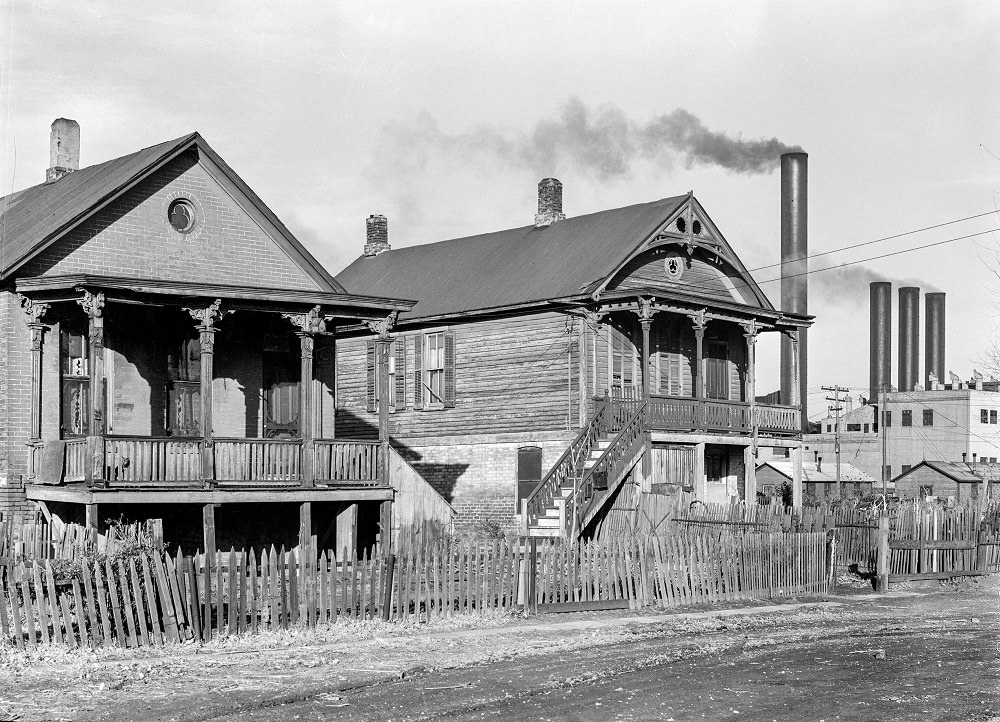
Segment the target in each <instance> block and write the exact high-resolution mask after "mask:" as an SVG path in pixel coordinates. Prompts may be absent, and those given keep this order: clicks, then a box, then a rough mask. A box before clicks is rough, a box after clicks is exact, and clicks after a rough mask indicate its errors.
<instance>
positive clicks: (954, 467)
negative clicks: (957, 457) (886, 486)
mask: <svg viewBox="0 0 1000 722" xmlns="http://www.w3.org/2000/svg"><path fill="white" fill-rule="evenodd" d="M921 466H926V467H928V468H931V469H934V471H936V472H938V473H939V474H941V475H942V476H946V477H948V478H949V479H951V480H952V481H954V482H956V483H959V484H967V483H973V482H976V483H978V482H980V481H982V480H983V478H993V477H994V476H995V472H994V469H993V467H992V465H988V464H976V466H975V467H972V466H971V465H970V464H963V463H962V462H960V461H927V460H924V461H921V462H920V463H919V464H916V465H914V466H913V467H911V468H909V469H907V470H906V471H904V472H903V473H902V474H900V475H899V476H897V477H896V481H898V480H900V479H902V478H903V477H904V476H907V475H909V474H912V473H913V472H915V471H916V470H917V469H919V468H920V467H921ZM973 468H975V471H973Z"/></svg>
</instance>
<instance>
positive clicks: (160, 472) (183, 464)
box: [66, 436, 203, 484]
mask: <svg viewBox="0 0 1000 722" xmlns="http://www.w3.org/2000/svg"><path fill="white" fill-rule="evenodd" d="M103 441H104V458H105V462H104V475H103V479H104V481H107V482H109V483H111V484H114V483H115V482H123V483H143V482H148V483H153V482H169V481H195V480H200V479H201V478H202V477H203V472H202V461H201V459H202V443H203V441H202V439H201V438H198V437H193V436H171V437H168V438H156V437H139V436H105V437H104V440H103ZM83 454H84V458H83V462H84V463H86V450H85V449H84V452H83ZM66 458H67V463H68V460H69V449H68V448H67V457H66ZM67 468H68V467H67Z"/></svg>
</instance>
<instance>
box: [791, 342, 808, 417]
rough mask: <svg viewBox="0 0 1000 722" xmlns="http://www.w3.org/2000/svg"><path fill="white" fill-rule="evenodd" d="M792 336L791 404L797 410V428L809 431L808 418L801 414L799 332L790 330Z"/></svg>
mask: <svg viewBox="0 0 1000 722" xmlns="http://www.w3.org/2000/svg"><path fill="white" fill-rule="evenodd" d="M789 335H790V336H791V338H792V354H794V355H793V357H792V379H793V380H792V383H793V384H795V388H794V389H792V405H793V406H794V407H795V408H796V409H797V410H798V412H799V429H800V430H802V431H803V432H807V431H809V419H806V418H804V417H803V416H802V394H801V391H800V388H799V374H800V373H801V369H799V332H798V331H797V330H796V331H792V332H791V333H790V334H789Z"/></svg>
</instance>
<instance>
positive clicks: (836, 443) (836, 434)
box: [820, 384, 850, 499]
mask: <svg viewBox="0 0 1000 722" xmlns="http://www.w3.org/2000/svg"><path fill="white" fill-rule="evenodd" d="M820 388H821V389H823V390H824V391H832V392H833V396H832V397H831V396H827V397H826V400H827V401H832V402H833V406H830V407H828V408H829V409H830V411H832V412H833V414H834V418H835V421H834V427H833V452H834V454H836V457H837V498H838V499H839V498H840V497H841V496H843V491H842V489H841V483H840V412H841V411H842V410H843V408H844V407H843V406H841V405H840V402H841V400H842V399H841V398H840V394H841V392H844V393H845V394H847V393H849V392H850V389H846V388H844V387H843V386H841V385H840V384H837V385H836V386H821V387H820Z"/></svg>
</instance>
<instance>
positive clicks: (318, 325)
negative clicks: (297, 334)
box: [281, 306, 326, 334]
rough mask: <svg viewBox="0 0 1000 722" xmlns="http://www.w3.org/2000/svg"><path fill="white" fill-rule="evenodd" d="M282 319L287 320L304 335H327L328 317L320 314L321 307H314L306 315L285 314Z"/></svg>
mask: <svg viewBox="0 0 1000 722" xmlns="http://www.w3.org/2000/svg"><path fill="white" fill-rule="evenodd" d="M281 317H282V318H287V319H288V320H289V321H291V322H292V324H293V325H294V326H296V327H297V328H298V329H299V330H300V331H301V332H302V333H309V334H314V333H325V332H326V317H325V316H323V314H322V313H321V312H320V307H319V306H313V307H312V308H310V309H309V310H308V311H306V312H305V313H283V314H281Z"/></svg>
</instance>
